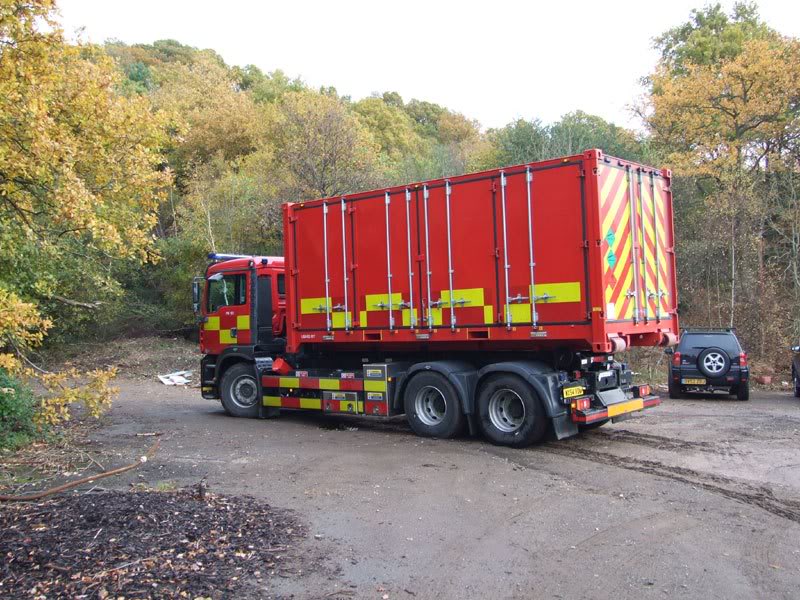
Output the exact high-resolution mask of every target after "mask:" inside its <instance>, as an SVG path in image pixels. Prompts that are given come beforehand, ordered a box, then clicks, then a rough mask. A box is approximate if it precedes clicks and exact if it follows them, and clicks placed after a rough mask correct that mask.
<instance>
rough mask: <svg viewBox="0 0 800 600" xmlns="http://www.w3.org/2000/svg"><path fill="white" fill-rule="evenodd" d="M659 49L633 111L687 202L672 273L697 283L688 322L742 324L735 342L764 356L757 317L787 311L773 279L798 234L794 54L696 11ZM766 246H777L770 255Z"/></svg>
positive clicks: (797, 51)
mask: <svg viewBox="0 0 800 600" xmlns="http://www.w3.org/2000/svg"><path fill="white" fill-rule="evenodd" d="M657 43H658V44H659V48H660V49H661V50H662V56H663V58H662V61H661V62H660V64H659V66H658V69H657V70H656V72H655V73H654V74H653V75H651V77H650V78H649V84H650V86H651V93H650V96H649V98H648V102H647V105H646V107H645V109H644V110H643V111H641V112H642V114H643V115H644V116H645V119H646V122H647V125H648V128H649V130H650V132H651V134H652V139H653V143H654V144H655V146H656V147H657V149H658V150H659V151H661V152H663V153H664V155H665V158H666V163H667V164H668V165H669V166H671V167H672V168H673V169H674V171H675V174H676V175H677V180H676V185H679V186H683V189H685V191H686V193H685V194H684V198H685V199H684V200H683V202H684V205H683V206H684V207H685V208H682V207H681V205H678V209H679V210H678V214H677V217H676V218H677V220H678V221H679V225H680V226H681V227H682V230H683V231H684V236H683V239H684V240H686V241H684V242H682V246H683V247H682V248H681V249H679V256H683V257H684V258H683V260H682V263H679V269H681V270H682V273H683V275H682V280H684V281H686V280H690V279H691V280H694V281H697V280H700V281H705V282H706V285H705V289H704V290H703V292H702V293H700V294H694V295H689V296H687V295H684V298H685V303H686V299H687V298H688V303H686V304H687V308H688V314H691V315H695V318H697V317H696V315H698V314H699V311H700V308H701V307H700V306H699V305H698V303H697V299H698V298H703V299H704V303H705V308H706V310H707V317H706V318H707V319H708V320H711V319H712V318H713V317H712V315H715V314H718V315H720V317H719V321H722V322H724V323H726V324H728V325H733V324H734V323H738V324H739V325H740V328H741V326H742V325H744V328H743V332H744V337H745V338H746V339H749V340H751V341H753V342H756V343H758V346H757V348H758V349H759V351H760V352H761V353H765V352H767V351H768V346H770V345H771V344H768V336H767V335H766V332H767V331H768V327H769V321H770V320H769V319H768V318H767V319H765V317H766V316H768V315H770V314H775V315H776V320H778V321H780V316H779V315H780V314H781V312H782V311H783V310H785V300H781V298H780V289H779V287H776V286H775V285H774V282H773V278H772V277H771V274H772V273H773V272H774V273H775V274H779V273H780V272H781V271H784V272H786V271H791V269H792V268H793V267H792V261H787V254H786V248H791V247H792V244H793V237H792V236H793V235H794V234H793V229H794V230H796V229H797V228H796V227H794V226H793V225H792V223H793V220H794V218H795V217H794V216H793V214H794V213H793V212H792V211H793V210H795V211H796V206H794V201H793V200H792V198H793V197H796V196H794V195H793V185H794V182H795V180H796V177H797V164H798V163H797V161H796V159H795V158H791V157H792V153H793V152H794V149H796V147H797V140H798V130H799V128H800V107H799V106H798V102H797V98H798V94H797V90H798V89H800V45H798V42H797V40H794V39H790V38H783V37H781V36H779V35H778V34H777V33H775V32H774V31H772V30H769V29H768V28H767V27H766V25H764V24H763V23H762V22H761V21H760V20H759V19H758V16H757V13H756V11H755V9H754V7H752V6H749V5H741V4H739V5H736V7H735V8H734V13H733V15H732V16H731V17H730V18H728V17H726V16H725V15H724V13H722V12H721V10H720V8H719V7H718V6H717V7H711V8H708V9H706V10H705V11H704V12H702V13H697V12H695V13H693V18H692V20H691V21H690V22H689V23H687V24H685V25H684V26H681V27H679V28H675V29H673V30H670V31H669V32H667V34H665V36H662V38H659V40H658V41H657ZM680 180H683V181H680ZM687 184H688V185H687ZM793 206H794V208H793ZM686 209H689V210H686ZM693 232H694V233H693ZM771 236H772V237H775V238H777V239H779V240H781V242H780V243H781V244H783V245H782V247H783V248H784V250H782V251H781V252H780V253H776V252H773V250H772V247H771V244H773V243H776V242H775V241H773V240H771V239H770V237H771ZM779 255H782V256H783V257H784V258H783V259H778V258H777V256H779ZM726 263H727V269H724V270H723V269H721V265H723V264H726ZM787 263H788V264H787ZM684 269H685V270H684ZM725 271H727V273H726V272H725ZM714 290H716V291H714ZM723 295H727V308H724V306H723V300H722V296H723ZM795 298H800V293H798V292H797V291H795ZM692 300H694V302H692ZM782 304H783V305H784V308H783V309H781V310H780V311H779V310H778V308H779V307H780V306H781V305H782ZM795 306H798V305H797V304H795ZM798 308H800V306H798ZM723 312H724V315H725V316H724V318H722V317H721V315H722V313H723ZM795 327H796V328H797V329H798V330H800V319H796V321H795Z"/></svg>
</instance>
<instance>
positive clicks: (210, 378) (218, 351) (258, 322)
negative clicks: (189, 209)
mask: <svg viewBox="0 0 800 600" xmlns="http://www.w3.org/2000/svg"><path fill="white" fill-rule="evenodd" d="M208 258H209V259H210V260H211V261H212V262H211V263H210V264H209V265H208V267H207V268H206V273H205V276H204V277H198V278H196V279H195V280H194V282H193V288H192V297H193V307H194V311H195V314H196V315H197V316H198V320H199V324H200V351H201V352H202V353H203V361H202V366H201V369H202V380H203V385H202V388H203V389H202V391H203V396H204V397H206V398H218V397H219V389H218V379H219V374H221V373H222V372H223V371H224V369H225V364H226V362H238V361H241V360H242V359H244V360H247V361H254V360H255V358H256V357H257V356H259V355H262V354H263V355H265V356H269V355H275V354H279V353H281V352H282V351H283V349H284V348H285V346H286V276H285V270H284V262H283V257H280V256H239V255H231V254H217V253H212V254H209V256H208Z"/></svg>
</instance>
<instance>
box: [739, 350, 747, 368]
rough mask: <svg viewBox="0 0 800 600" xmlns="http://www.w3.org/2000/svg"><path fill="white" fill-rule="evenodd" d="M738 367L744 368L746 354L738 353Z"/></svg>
mask: <svg viewBox="0 0 800 600" xmlns="http://www.w3.org/2000/svg"><path fill="white" fill-rule="evenodd" d="M739 366H740V367H746V366H747V352H740V353H739Z"/></svg>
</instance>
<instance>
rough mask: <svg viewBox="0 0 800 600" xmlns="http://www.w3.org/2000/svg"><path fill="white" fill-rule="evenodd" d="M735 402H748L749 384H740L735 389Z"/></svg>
mask: <svg viewBox="0 0 800 600" xmlns="http://www.w3.org/2000/svg"><path fill="white" fill-rule="evenodd" d="M736 399H737V400H750V383H740V384H739V385H738V386H737V387H736Z"/></svg>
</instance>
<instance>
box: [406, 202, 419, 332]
mask: <svg viewBox="0 0 800 600" xmlns="http://www.w3.org/2000/svg"><path fill="white" fill-rule="evenodd" d="M406 243H407V248H408V311H409V312H408V322H409V324H410V325H411V327H416V326H417V318H416V316H415V315H414V271H413V263H412V262H411V191H410V190H409V189H408V188H406Z"/></svg>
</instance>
